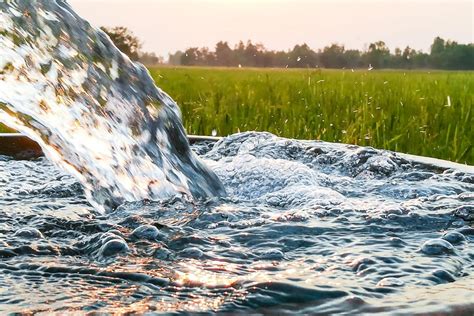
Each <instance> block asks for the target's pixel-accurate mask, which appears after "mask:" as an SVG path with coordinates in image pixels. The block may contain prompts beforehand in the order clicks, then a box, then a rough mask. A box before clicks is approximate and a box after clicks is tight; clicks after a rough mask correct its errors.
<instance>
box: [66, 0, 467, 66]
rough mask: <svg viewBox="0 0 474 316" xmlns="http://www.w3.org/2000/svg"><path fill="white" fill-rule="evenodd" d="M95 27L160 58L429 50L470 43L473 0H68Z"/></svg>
mask: <svg viewBox="0 0 474 316" xmlns="http://www.w3.org/2000/svg"><path fill="white" fill-rule="evenodd" d="M69 3H70V4H71V5H72V7H73V8H74V9H75V10H76V12H78V13H79V14H80V15H81V16H82V17H84V18H86V19H87V20H88V21H89V22H91V23H92V24H93V25H95V26H109V27H110V26H126V27H128V28H129V29H131V30H132V31H133V32H134V34H135V35H137V36H138V37H139V38H140V40H141V41H142V42H143V50H144V51H148V52H155V53H157V54H158V55H161V56H165V57H166V56H167V55H168V53H170V52H174V51H176V50H184V49H186V48H188V47H202V46H207V47H210V48H214V46H215V44H216V43H217V42H218V41H220V40H225V41H228V42H229V43H231V45H234V44H236V43H237V42H238V41H239V40H243V41H247V40H248V39H250V40H252V41H253V42H258V43H262V44H264V45H265V47H267V48H268V49H275V50H287V49H290V48H292V47H294V45H296V44H302V43H307V44H308V45H309V46H310V47H312V48H313V49H318V48H323V47H324V46H327V45H329V44H331V43H339V44H344V45H345V46H346V48H351V49H352V48H354V49H365V48H366V47H367V46H368V44H370V43H371V42H375V41H378V40H383V41H385V43H387V45H388V47H389V48H390V49H391V50H392V51H393V50H394V49H395V47H400V48H404V47H405V46H407V45H409V46H410V47H412V48H415V49H422V50H424V51H426V52H427V51H429V47H430V45H431V43H432V41H433V39H434V38H435V37H436V36H441V37H443V38H445V39H451V40H455V41H458V42H460V43H468V42H474V39H473V33H474V31H473V30H474V21H473V15H474V5H473V3H474V1H473V0H411V1H410V0H352V1H351V0H69Z"/></svg>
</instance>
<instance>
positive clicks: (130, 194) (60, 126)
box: [0, 0, 224, 209]
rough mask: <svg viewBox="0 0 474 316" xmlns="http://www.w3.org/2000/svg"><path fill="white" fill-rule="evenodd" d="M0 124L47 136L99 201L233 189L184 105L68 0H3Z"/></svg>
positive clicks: (50, 152) (109, 204) (57, 157)
mask: <svg viewBox="0 0 474 316" xmlns="http://www.w3.org/2000/svg"><path fill="white" fill-rule="evenodd" d="M0 9H1V11H0V121H3V122H4V123H5V124H7V125H9V126H11V127H12V128H14V129H16V130H18V131H21V132H23V133H24V134H26V135H28V136H30V137H31V138H32V139H34V140H36V141H37V142H39V143H40V144H41V145H42V147H43V149H44V151H45V153H46V155H47V156H48V157H49V158H50V159H51V160H52V161H54V162H55V163H56V164H58V165H60V166H61V167H62V168H64V169H66V170H68V172H70V173H71V174H73V175H75V176H76V178H78V179H79V180H80V181H81V183H82V184H83V186H84V188H85V189H86V195H87V196H88V197H89V200H90V201H91V203H93V204H94V206H95V207H96V208H105V209H113V208H114V207H116V206H118V205H120V204H121V203H122V202H124V201H136V200H141V199H145V198H150V199H159V198H165V197H170V196H173V195H176V194H184V195H187V196H193V197H199V198H201V197H209V196H215V195H222V194H224V190H223V188H222V186H221V184H220V183H219V180H218V179H217V178H216V177H215V176H214V175H213V173H212V172H210V171H209V170H208V169H207V168H206V167H205V166H204V165H203V164H202V163H201V162H200V161H199V159H197V158H196V157H195V156H194V155H193V154H192V152H191V151H190V150H189V146H188V143H187V139H186V134H185V132H184V128H183V126H182V125H181V119H180V113H179V108H178V106H177V105H176V103H175V102H174V101H173V100H172V99H171V98H170V97H169V96H168V95H166V94H165V93H164V92H163V91H161V90H160V89H158V88H157V87H156V86H155V85H154V83H153V80H152V79H151V77H150V76H149V74H148V71H147V70H146V69H145V67H143V66H142V65H137V64H133V63H132V62H131V61H130V60H129V59H128V58H127V57H126V56H125V55H123V54H122V53H121V52H120V51H119V50H118V49H117V48H115V46H114V45H113V44H112V43H111V41H110V39H109V38H108V37H107V36H106V35H105V33H103V32H101V31H99V30H95V29H94V28H92V27H91V26H90V25H89V24H88V23H87V22H86V21H84V20H82V19H81V18H80V17H78V16H77V15H76V14H75V13H74V11H73V10H72V9H71V8H70V7H69V6H68V4H67V3H66V2H64V1H61V0H57V1H55V0H33V1H30V0H19V1H15V0H8V1H0Z"/></svg>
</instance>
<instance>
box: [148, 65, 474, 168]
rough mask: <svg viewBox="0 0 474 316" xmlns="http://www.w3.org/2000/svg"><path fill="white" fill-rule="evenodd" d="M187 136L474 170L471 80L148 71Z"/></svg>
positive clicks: (388, 74)
mask: <svg viewBox="0 0 474 316" xmlns="http://www.w3.org/2000/svg"><path fill="white" fill-rule="evenodd" d="M150 71H151V74H152V76H153V78H154V79H155V80H156V83H157V84H158V85H159V86H160V87H161V88H163V89H164V90H165V91H166V92H168V93H169V94H170V95H171V96H172V97H173V98H174V99H175V100H176V101H177V102H178V103H179V105H180V107H181V110H182V113H183V121H184V125H185V127H186V129H187V132H188V133H189V134H201V135H211V134H212V133H213V130H215V131H216V132H217V134H218V135H228V134H231V133H235V132H239V131H248V130H256V131H269V132H272V133H274V134H277V135H280V136H285V137H290V138H299V139H320V140H325V141H331V142H343V143H350V144H360V145H363V146H373V147H376V148H384V149H389V150H394V151H400V152H405V153H411V154H417V155H423V156H430V157H437V158H442V159H448V160H452V161H457V162H463V163H464V162H466V163H468V164H474V155H473V149H472V146H473V141H474V130H473V125H474V120H473V113H472V111H473V104H474V73H472V72H441V71H431V72H428V71H410V72H403V71H354V72H353V71H352V70H338V71H336V70H262V69H219V68H152V69H150Z"/></svg>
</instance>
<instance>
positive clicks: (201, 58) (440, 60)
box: [169, 37, 474, 70]
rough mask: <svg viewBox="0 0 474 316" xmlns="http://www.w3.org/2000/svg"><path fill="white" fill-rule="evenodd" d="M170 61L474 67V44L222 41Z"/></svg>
mask: <svg viewBox="0 0 474 316" xmlns="http://www.w3.org/2000/svg"><path fill="white" fill-rule="evenodd" d="M169 63H170V64H173V65H183V66H221V67H276V68H283V67H286V68H315V67H321V68H339V69H340V68H367V67H372V68H403V69H412V68H432V69H451V70H474V44H472V43H470V44H459V43H457V42H455V41H449V40H448V41H446V40H444V39H442V38H440V37H436V38H435V39H434V41H433V44H432V45H431V50H430V53H429V54H428V53H424V52H423V51H421V50H415V49H413V48H410V47H409V46H407V47H405V48H404V49H403V50H402V49H400V48H396V49H395V50H394V52H393V53H392V52H391V51H390V49H389V48H388V47H387V45H386V44H385V42H383V41H377V42H375V43H371V44H370V45H369V46H368V49H367V50H365V51H360V50H357V49H346V48H345V47H344V45H340V44H331V45H330V46H326V47H324V48H323V49H319V50H313V49H311V48H310V47H309V46H308V45H307V44H302V45H296V46H295V47H294V48H293V49H292V50H289V51H273V50H267V49H266V48H265V47H264V46H263V45H262V44H254V43H252V42H251V41H248V42H247V43H246V44H244V43H243V42H242V41H241V42H239V43H238V44H237V45H235V47H234V48H231V47H230V45H229V43H228V42H223V41H221V42H219V43H217V44H216V47H215V49H214V50H213V51H211V50H209V49H208V48H206V47H203V48H197V47H191V48H188V49H187V50H186V51H184V52H182V51H178V52H176V53H174V54H170V56H169Z"/></svg>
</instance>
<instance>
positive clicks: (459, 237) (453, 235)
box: [441, 231, 466, 245]
mask: <svg viewBox="0 0 474 316" xmlns="http://www.w3.org/2000/svg"><path fill="white" fill-rule="evenodd" d="M441 238H442V239H444V240H446V241H448V242H449V243H451V244H453V245H455V244H459V243H462V242H463V241H465V240H466V237H464V235H463V234H461V233H459V232H456V231H453V232H447V233H446V234H444V235H443V237H441Z"/></svg>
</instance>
